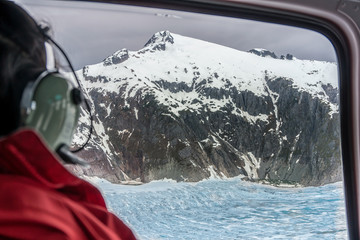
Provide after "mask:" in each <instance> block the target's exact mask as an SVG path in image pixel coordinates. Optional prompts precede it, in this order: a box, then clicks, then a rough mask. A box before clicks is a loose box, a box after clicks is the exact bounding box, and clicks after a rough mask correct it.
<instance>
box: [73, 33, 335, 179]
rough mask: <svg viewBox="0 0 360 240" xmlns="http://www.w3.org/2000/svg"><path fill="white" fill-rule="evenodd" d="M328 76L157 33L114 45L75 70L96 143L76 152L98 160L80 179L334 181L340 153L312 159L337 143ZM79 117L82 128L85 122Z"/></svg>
mask: <svg viewBox="0 0 360 240" xmlns="http://www.w3.org/2000/svg"><path fill="white" fill-rule="evenodd" d="M266 51H267V50H266ZM280 63H281V64H280ZM336 71H337V66H336V64H333V63H327V62H318V61H307V60H298V59H296V58H293V57H292V58H291V59H290V57H289V59H286V58H277V57H276V58H274V57H271V56H270V57H264V56H259V55H258V54H254V53H251V52H250V53H249V52H241V51H238V50H234V49H231V48H228V47H223V46H220V45H217V44H213V43H208V42H204V41H201V40H196V39H191V38H188V37H184V36H181V35H177V34H173V33H170V32H168V31H163V32H159V33H156V34H154V36H153V37H152V38H151V39H150V40H149V41H148V42H147V43H146V44H145V46H144V48H143V49H140V50H139V51H128V50H126V49H122V50H120V51H117V52H115V53H114V54H113V55H111V56H109V57H107V58H106V59H105V60H104V61H103V62H101V63H99V64H95V65H91V66H86V67H84V68H83V69H82V70H81V71H80V72H78V74H79V75H80V78H81V82H82V85H83V87H84V88H85V89H86V90H87V92H88V94H89V96H90V98H91V99H93V104H94V108H95V109H94V110H95V112H96V113H97V114H96V115H95V118H96V120H95V132H96V137H95V139H94V140H93V141H92V143H91V147H88V148H87V151H88V153H82V155H83V156H86V157H89V152H92V154H93V155H96V156H98V157H97V160H96V161H98V163H97V167H96V168H95V169H97V170H93V172H92V173H90V172H89V171H83V173H85V174H88V175H89V174H90V175H91V174H97V173H99V174H100V175H101V174H102V176H105V177H107V178H108V179H110V180H112V181H124V180H134V179H138V180H141V181H143V182H147V181H151V180H156V179H161V178H173V179H175V180H178V181H199V180H202V179H204V178H208V177H210V176H215V175H217V176H219V177H222V176H226V177H231V176H238V175H242V176H244V177H246V178H248V179H252V180H258V179H270V180H282V181H290V182H298V183H301V184H303V185H319V184H324V183H326V182H333V181H337V180H339V176H340V175H341V171H339V166H340V160H339V158H340V156H339V152H336V150H335V152H334V153H333V154H330V155H329V158H330V159H329V160H323V163H324V166H325V167H324V166H322V165H321V164H323V163H321V164H320V165H319V164H318V163H316V164H315V163H314V162H318V159H319V158H323V155H326V153H327V152H328V151H329V148H328V147H326V146H325V145H326V144H325V143H323V142H322V141H321V138H323V137H324V136H326V137H328V139H329V140H328V143H327V144H330V145H331V144H332V145H337V144H338V141H339V139H338V137H339V135H338V134H339V130H338V125H336V123H337V121H338V104H337V101H338V95H337V94H336V92H337V90H336V89H337V88H336V82H337V74H334V73H336ZM289 106H292V108H294V109H297V110H301V111H300V112H291V110H292V109H289ZM306 110H307V111H309V112H308V113H306V112H305V113H304V115H305V117H306V119H303V118H304V116H300V115H299V114H300V113H302V112H304V111H306ZM319 113H321V114H320V115H321V116H320V115H319ZM314 114H315V115H314ZM313 115H314V116H315V117H314V116H313ZM317 115H319V117H317ZM295 117H296V118H298V119H295ZM317 118H318V119H317ZM310 120H311V121H313V120H314V121H315V120H316V121H315V122H316V123H315V125H316V124H317V125H318V127H319V130H316V129H315V131H314V133H311V131H310V130H309V126H306V125H304V124H303V123H301V121H305V122H306V123H307V124H313V123H311V122H310ZM81 121H82V122H83V124H81V126H80V130H82V131H84V132H86V130H84V129H85V127H84V125H86V124H84V123H85V122H86V120H85V118H84V116H82V120H81ZM317 121H319V123H317ZM290 122H292V124H295V125H294V126H295V127H291V126H290ZM329 123H330V124H329ZM296 125H299V126H296ZM329 125H331V127H330V129H328V128H329ZM234 126H235V127H234ZM294 130H296V131H294ZM325 130H327V131H325ZM328 130H333V134H332V133H331V131H328ZM305 132H306V134H310V135H309V136H311V137H310V139H312V140H311V141H310V142H309V143H308V144H307V143H306V142H307V141H309V139H307V138H308V137H307V136H305V135H304V133H305ZM244 138H245V139H244ZM80 140H81V134H80V135H79V134H78V136H77V138H76V139H75V142H80ZM320 142H321V144H320ZM309 144H313V145H314V146H315V148H316V146H318V145H321V146H323V147H322V148H321V150H319V149H316V150H315V149H314V148H312V147H310V148H309V146H308V145H309ZM157 148H158V149H157ZM302 148H303V149H305V150H306V151H305V152H306V153H304V152H301V151H302V150H301V149H302ZM94 149H95V150H94ZM314 152H316V154H315V156H316V161H315V160H314V156H311V155H314ZM320 152H321V153H320ZM90 155H91V154H90ZM302 155H303V156H304V157H303V158H302V157H301V156H302ZM90 158H91V157H90ZM100 158H102V160H101V161H100V160H99V159H100ZM104 158H106V159H107V161H105V162H104ZM303 159H307V160H306V161H305V160H303ZM100 162H101V163H100ZM302 162H303V163H304V164H303V165H304V166H306V167H305V168H306V169H307V170H306V171H304V170H303V169H302V168H304V166H303V165H302ZM329 162H334V163H329ZM299 163H300V164H299ZM314 164H315V165H314ZM99 165H101V166H103V168H106V169H107V170H106V171H103V170H101V168H100V167H99ZM105 165H106V167H104V166H105ZM300 165H301V167H300V168H299V167H298V166H300ZM284 166H285V167H286V168H289V170H290V171H284V170H281V169H282V168H283V167H284ZM315 167H316V168H319V169H320V170H319V169H318V170H319V171H318V170H316V169H315V170H314V168H315ZM295 170H296V171H299V172H300V173H294V171H295ZM80 171H81V170H80ZM96 172H97V173H96ZM315 173H316V174H318V173H320V175H321V179H320V180H316V178H319V176H315V175H314V174H315ZM306 174H308V175H309V176H305V175H306ZM327 174H328V175H329V177H326V175H327ZM340 178H341V176H340Z"/></svg>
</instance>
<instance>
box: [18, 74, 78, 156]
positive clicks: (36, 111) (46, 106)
mask: <svg viewBox="0 0 360 240" xmlns="http://www.w3.org/2000/svg"><path fill="white" fill-rule="evenodd" d="M73 89H74V88H73V86H72V85H71V84H70V82H69V81H68V80H66V79H65V78H64V77H62V76H61V75H60V74H55V73H51V74H48V75H46V76H45V77H43V78H42V79H40V80H39V81H37V83H36V84H35V85H34V87H33V89H32V91H33V94H32V98H31V100H30V101H31V103H30V104H25V105H27V106H29V105H30V106H32V107H30V108H27V109H29V110H27V111H28V113H27V114H26V116H25V117H24V119H23V123H24V126H25V127H29V128H32V129H34V130H36V131H37V132H38V133H40V135H42V137H43V138H44V140H45V141H46V143H47V144H48V146H49V147H50V149H52V150H54V151H55V150H56V149H57V148H58V147H60V146H61V145H63V144H68V145H69V144H70V143H71V138H72V135H73V132H74V130H75V128H76V125H77V121H78V118H79V112H80V106H79V104H78V103H75V102H74V100H73V93H72V92H73ZM24 94H29V93H26V92H25V91H24ZM30 95H31V94H30ZM34 105H36V107H33V106H34Z"/></svg>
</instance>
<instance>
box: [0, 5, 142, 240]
mask: <svg viewBox="0 0 360 240" xmlns="http://www.w3.org/2000/svg"><path fill="white" fill-rule="evenodd" d="M51 45H56V43H54V42H53V40H52V39H51V38H50V37H49V36H48V35H47V28H41V27H39V26H38V24H37V23H36V22H35V21H34V19H33V18H31V17H30V16H29V15H28V14H27V13H26V12H25V11H24V10H23V9H22V8H20V7H19V6H17V5H16V4H14V3H11V2H8V1H0V53H1V55H0V111H1V115H0V239H76V240H78V239H79V240H81V239H112V240H116V239H135V237H134V235H133V233H132V231H131V230H130V229H129V228H128V227H127V226H126V225H125V224H124V223H123V222H122V221H121V220H119V219H118V218H117V217H116V216H114V215H113V214H112V213H110V212H109V211H108V210H107V208H106V206H105V202H104V199H103V197H102V196H101V194H100V192H99V191H98V190H97V189H96V188H95V187H93V186H92V185H91V184H89V183H87V182H86V181H83V180H81V179H79V178H77V177H75V176H74V175H72V174H71V173H70V172H68V171H67V170H66V169H65V168H64V167H63V165H62V164H63V163H65V162H67V163H79V162H81V161H80V160H79V159H77V158H76V157H75V156H74V155H73V154H72V153H71V152H70V151H69V150H68V147H67V146H68V145H69V144H70V141H71V137H72V134H73V132H74V129H75V127H76V123H77V119H78V115H79V109H80V104H81V102H82V101H83V99H82V97H81V91H80V90H79V89H77V88H75V87H73V85H72V84H71V83H70V82H69V81H68V80H67V79H66V78H65V77H63V76H62V75H61V74H60V73H58V72H57V69H56V64H54V63H55V59H53V55H52V54H51V53H49V52H51V49H52V48H51Z"/></svg>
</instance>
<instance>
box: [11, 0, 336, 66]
mask: <svg viewBox="0 0 360 240" xmlns="http://www.w3.org/2000/svg"><path fill="white" fill-rule="evenodd" d="M15 2H17V3H19V4H20V5H21V6H23V7H24V8H25V9H26V10H27V11H29V13H30V14H31V15H32V16H33V17H34V18H35V19H36V20H37V21H41V22H46V23H47V24H49V25H50V26H51V28H52V31H53V32H52V35H53V38H54V39H55V40H56V41H57V42H59V44H60V45H61V46H62V47H63V48H64V50H65V51H66V52H67V54H68V56H69V58H70V59H71V61H72V63H73V65H74V68H75V69H81V68H82V67H84V66H86V65H89V64H95V63H98V62H101V61H103V60H104V59H105V58H106V57H107V56H109V55H111V54H112V53H114V52H115V51H117V50H120V49H123V48H126V49H128V50H130V51H137V50H139V49H141V48H142V47H143V46H144V44H145V43H146V42H147V41H148V40H149V39H150V38H151V36H152V35H153V34H154V33H156V32H159V31H163V30H169V31H170V32H173V33H177V34H180V35H184V36H188V37H193V38H197V39H201V40H205V41H208V42H213V43H217V44H221V45H224V46H228V47H231V48H235V49H238V50H241V51H248V50H250V49H253V48H265V49H267V50H270V51H272V52H275V54H276V55H277V56H281V55H286V54H288V53H290V54H292V55H294V56H295V57H296V58H299V59H308V60H320V61H331V62H335V61H336V54H335V51H334V48H333V46H332V44H331V42H330V41H329V40H328V39H327V38H326V37H324V36H323V35H321V34H319V33H316V32H314V31H310V30H306V29H300V28H296V27H290V26H284V25H279V24H271V23H264V22H257V21H253V20H244V19H237V18H229V17H221V16H212V15H205V14H199V13H189V12H180V11H173V10H164V9H153V8H144V7H134V6H122V5H114V4H104V3H86V2H71V1H66V2H65V1H49V0H46V1H45V0H15Z"/></svg>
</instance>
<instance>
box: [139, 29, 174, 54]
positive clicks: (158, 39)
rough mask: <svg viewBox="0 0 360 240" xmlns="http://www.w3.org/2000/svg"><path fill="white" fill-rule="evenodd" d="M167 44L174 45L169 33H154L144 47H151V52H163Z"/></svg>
mask: <svg viewBox="0 0 360 240" xmlns="http://www.w3.org/2000/svg"><path fill="white" fill-rule="evenodd" d="M167 43H170V44H174V38H173V36H172V35H171V33H170V32H169V31H161V32H157V33H155V34H154V35H153V36H152V37H151V38H150V40H149V41H148V42H147V43H146V44H145V46H144V47H151V48H152V49H153V50H165V46H166V44H167Z"/></svg>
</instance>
